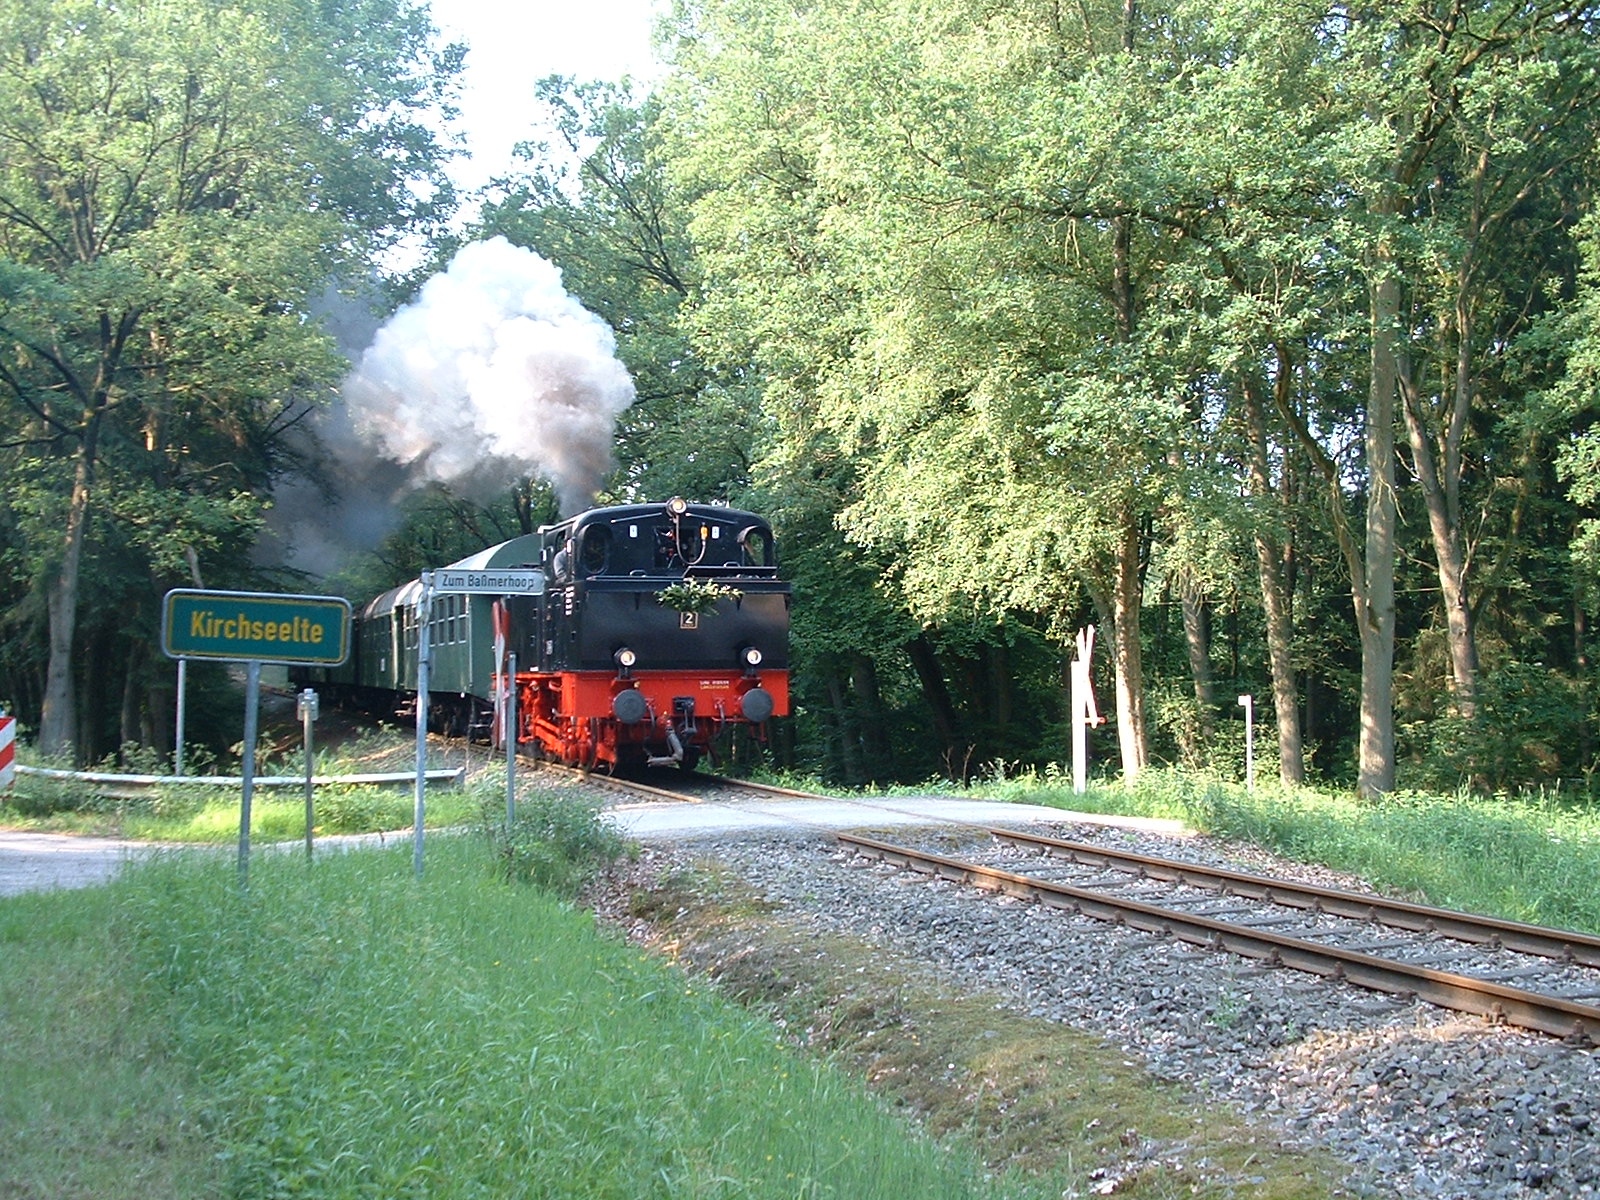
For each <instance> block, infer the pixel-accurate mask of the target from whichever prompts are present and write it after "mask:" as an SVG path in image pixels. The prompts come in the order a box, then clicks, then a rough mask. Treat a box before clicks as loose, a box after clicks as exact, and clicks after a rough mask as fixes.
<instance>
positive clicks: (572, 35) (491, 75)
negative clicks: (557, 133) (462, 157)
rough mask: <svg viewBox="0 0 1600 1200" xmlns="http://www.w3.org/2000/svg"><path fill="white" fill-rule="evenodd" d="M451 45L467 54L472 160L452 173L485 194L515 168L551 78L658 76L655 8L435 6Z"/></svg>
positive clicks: (464, 125) (552, 0) (447, 0)
mask: <svg viewBox="0 0 1600 1200" xmlns="http://www.w3.org/2000/svg"><path fill="white" fill-rule="evenodd" d="M430 7H431V10H432V12H433V21H434V24H435V25H437V26H438V27H439V29H440V31H441V32H442V33H443V34H444V36H445V39H446V40H447V41H461V42H465V43H466V44H467V46H468V48H469V49H468V54H467V64H466V74H465V80H464V83H465V88H464V91H463V94H462V97H461V102H460V108H461V118H460V120H459V121H458V122H457V128H458V129H459V131H460V132H462V133H464V134H465V135H466V136H467V139H468V140H467V145H468V149H469V150H470V152H471V159H470V160H468V161H463V162H462V163H460V164H458V165H457V166H456V168H455V169H454V170H453V171H452V172H451V174H452V177H453V178H454V179H455V182H456V184H457V186H458V187H461V188H463V189H465V190H470V189H472V188H476V187H480V186H482V185H483V184H485V183H487V182H488V181H489V179H490V178H491V177H493V176H494V175H496V174H499V173H502V172H504V171H505V170H506V168H507V167H508V166H509V165H510V164H511V149H512V147H513V146H514V145H516V143H517V142H519V141H524V140H526V139H527V138H528V137H529V135H530V132H531V122H530V119H529V111H530V108H531V104H532V96H533V87H534V84H535V83H536V82H538V81H539V80H540V79H542V78H544V77H545V76H546V75H553V74H561V75H573V76H576V77H577V78H579V79H580V80H588V79H618V78H621V77H622V76H623V75H625V74H627V75H632V76H633V77H635V78H640V77H648V76H649V75H650V74H651V56H650V25H651V21H652V19H653V13H654V11H655V7H654V4H653V2H652V0H526V2H525V3H522V4H518V3H516V0H512V3H509V4H508V3H507V2H506V0H432V3H431V5H430Z"/></svg>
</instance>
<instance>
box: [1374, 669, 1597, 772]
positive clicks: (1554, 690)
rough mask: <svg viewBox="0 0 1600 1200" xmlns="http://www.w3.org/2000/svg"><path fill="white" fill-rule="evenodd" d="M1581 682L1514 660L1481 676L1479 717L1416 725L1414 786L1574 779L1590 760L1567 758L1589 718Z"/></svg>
mask: <svg viewBox="0 0 1600 1200" xmlns="http://www.w3.org/2000/svg"><path fill="white" fill-rule="evenodd" d="M1585 710H1586V705H1585V703H1584V696H1583V691H1582V689H1581V687H1579V685H1578V684H1577V683H1575V682H1574V681H1573V680H1571V679H1569V678H1567V677H1566V676H1564V675H1562V674H1561V673H1559V672H1557V671H1552V670H1550V669H1549V668H1547V667H1544V666H1540V665H1538V664H1534V663H1524V662H1516V661H1512V662H1507V663H1503V664H1501V665H1500V666H1499V667H1497V668H1496V669H1494V670H1492V671H1486V672H1484V673H1483V675H1482V676H1481V677H1480V679H1479V682H1478V714H1477V717H1476V718H1475V719H1473V720H1471V721H1467V720H1463V719H1462V718H1460V717H1458V716H1455V715H1454V714H1450V713H1446V714H1444V715H1441V716H1439V717H1436V718H1435V719H1433V720H1432V721H1427V722H1422V723H1419V724H1418V725H1415V726H1412V727H1410V728H1408V729H1407V730H1406V731H1405V733H1406V735H1407V737H1406V740H1407V741H1409V742H1411V743H1412V746H1413V754H1414V757H1415V766H1414V767H1413V768H1412V769H1411V771H1410V772H1408V778H1407V781H1406V782H1407V783H1408V784H1409V785H1410V786H1414V787H1419V788H1425V789H1429V790H1432V791H1438V792H1444V793H1449V792H1453V791H1455V790H1456V789H1457V788H1461V787H1467V788H1470V789H1472V790H1474V791H1477V792H1483V793H1505V792H1513V791H1531V790H1535V789H1539V788H1543V787H1547V786H1549V785H1552V784H1555V783H1558V782H1559V781H1561V780H1562V779H1564V778H1572V777H1576V776H1577V775H1579V774H1580V773H1581V772H1582V771H1584V770H1585V769H1586V768H1587V766H1588V764H1584V763H1578V762H1575V761H1570V760H1567V759H1564V758H1563V756H1562V748H1564V747H1571V746H1573V745H1575V744H1576V743H1577V741H1578V738H1577V736H1576V731H1577V728H1578V726H1579V725H1581V724H1582V722H1583V721H1584V719H1585V718H1586V715H1587V714H1586V711H1585Z"/></svg>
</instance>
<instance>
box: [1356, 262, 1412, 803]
mask: <svg viewBox="0 0 1600 1200" xmlns="http://www.w3.org/2000/svg"><path fill="white" fill-rule="evenodd" d="M1375 272H1376V277H1375V278H1374V279H1373V282H1372V289H1371V304H1372V374H1371V378H1370V380H1369V382H1368V390H1367V414H1366V417H1367V429H1366V465H1367V537H1366V554H1365V562H1364V564H1363V570H1362V579H1363V581H1364V586H1363V587H1362V588H1359V589H1357V593H1356V597H1355V599H1356V621H1357V624H1358V625H1359V626H1360V631H1361V738H1360V755H1359V760H1358V763H1357V772H1356V791H1357V792H1358V793H1359V794H1360V795H1362V796H1365V797H1369V798H1370V797H1374V796H1380V795H1382V794H1384V793H1385V792H1390V791H1393V790H1394V776H1395V761H1394V633H1395V599H1394V572H1395V561H1394V559H1395V547H1396V531H1397V523H1398V507H1399V506H1398V504H1397V503H1396V498H1395V454H1394V426H1395V397H1396V395H1397V394H1398V392H1399V387H1400V354H1399V344H1400V337H1401V333H1400V280H1399V277H1398V276H1397V275H1396V273H1395V271H1394V263H1393V256H1392V254H1390V253H1389V252H1388V250H1387V247H1381V248H1380V250H1379V252H1378V260H1377V262H1376V264H1375Z"/></svg>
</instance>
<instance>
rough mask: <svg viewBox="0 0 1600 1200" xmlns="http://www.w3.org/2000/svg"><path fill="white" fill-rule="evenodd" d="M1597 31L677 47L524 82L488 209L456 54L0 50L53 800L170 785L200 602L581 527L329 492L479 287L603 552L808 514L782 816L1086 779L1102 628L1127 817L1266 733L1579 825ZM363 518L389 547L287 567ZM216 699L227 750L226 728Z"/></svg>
mask: <svg viewBox="0 0 1600 1200" xmlns="http://www.w3.org/2000/svg"><path fill="white" fill-rule="evenodd" d="M1597 35H1600V4H1588V3H1581V2H1575V3H1555V2H1546V0H1532V2H1529V0H1520V2H1515V3H1513V2H1512V0H1401V2H1400V3H1398V4H1394V3H1391V4H1381V5H1380V4H1364V5H1352V4H1344V3H1322V4H1317V3H1294V4H1284V3H1282V0H1272V2H1271V3H1268V2H1267V0H1206V2H1205V3H1195V2H1192V0H1117V2H1114V3H1107V2H1106V0H1081V2H1080V3H1078V4H1076V5H1061V4H1059V3H1055V2H1054V0H1052V2H1050V3H1045V2H1044V0H1009V2H1008V3H1004V4H995V3H990V2H989V0H678V2H677V4H676V5H675V6H674V7H673V9H672V10H671V12H670V13H667V14H665V15H664V16H663V17H662V18H661V20H660V24H659V28H658V33H657V39H658V53H659V56H660V60H661V68H662V69H661V72H660V74H659V77H658V78H656V79H654V80H653V81H652V82H651V83H650V84H649V85H648V86H644V85H641V84H635V83H630V82H627V81H623V82H620V83H618V82H595V81H586V80H579V79H573V78H566V77H551V78H548V79H545V80H541V81H539V82H538V84H537V88H536V90H535V97H534V101H533V103H532V104H531V105H530V107H529V111H528V113H527V137H526V140H525V141H524V142H523V143H522V145H521V146H520V147H519V150H518V154H517V158H516V160H515V161H514V162H511V163H508V164H507V165H506V167H505V170H504V172H503V174H501V175H500V176H499V177H498V178H497V179H496V180H495V181H494V183H493V184H491V185H490V186H489V187H488V188H487V189H485V190H484V191H483V192H482V193H481V194H475V195H461V194H458V193H457V191H456V189H455V188H454V187H453V186H452V185H451V183H450V182H449V179H448V177H447V174H446V167H447V165H448V163H449V162H450V159H451V155H452V154H453V153H456V152H457V151H456V150H455V149H454V148H453V143H452V139H451V137H450V135H449V128H450V126H449V120H450V114H451V103H452V97H453V96H455V95H456V94H457V88H458V86H459V79H460V73H461V65H462V56H463V53H464V48H463V47H461V46H459V45H451V44H447V43H446V42H445V41H444V40H443V39H442V38H441V37H440V35H439V34H438V32H437V30H436V29H435V27H434V22H433V19H432V17H431V15H430V13H429V11H428V9H427V7H426V5H425V4H422V3H417V2H416V0H341V2H340V3H338V4H327V3H312V2H310V0H163V3H160V4H151V5H134V6H128V5H121V4H114V3H111V2H110V0H27V2H26V3H24V0H0V249H3V251H4V254H3V257H0V402H3V404H4V406H5V410H6V413H7V419H6V421H5V422H4V424H3V426H0V471H3V478H4V481H5V482H4V488H3V490H0V705H4V706H5V707H6V708H7V709H8V710H9V711H11V712H13V713H15V714H16V715H17V716H18V718H19V720H20V721H21V723H22V725H23V728H24V731H25V736H26V737H27V739H28V740H29V741H30V742H32V743H33V744H34V745H35V747H36V749H37V751H38V752H39V753H41V754H43V755H47V756H53V757H61V758H65V759H74V760H76V761H78V762H90V761H101V760H104V759H106V758H108V757H112V756H121V757H123V758H131V757H135V756H138V755H145V756H148V755H151V754H155V755H169V754H170V753H171V751H172V739H173V716H172V713H173V702H174V688H175V670H174V664H173V663H172V662H171V661H170V660H168V659H166V658H165V657H164V656H163V654H162V653H161V649H160V638H159V621H160V602H161V598H162V596H163V595H164V594H165V593H166V592H167V591H168V590H169V589H171V588H174V587H206V588H220V589H232V590H246V591H288V592H316V593H330V592H332V593H339V594H345V595H348V596H350V597H351V598H353V599H355V600H358V601H359V600H361V599H364V598H366V597H368V596H370V595H372V594H374V593H375V592H377V591H378V590H380V589H382V588H384V587H387V586H390V585H392V584H393V583H396V582H398V581H400V580H403V579H405V578H408V577H410V576H411V575H414V574H415V573H416V572H417V571H418V570H419V569H423V568H427V567H432V566H438V565H441V564H443V563H445V562H449V561H453V560H455V559H456V558H459V557H461V556H464V555H466V554H468V553H471V552H473V551H475V550H477V549H480V548H481V547H483V546H484V545H487V544H490V543H492V542H496V541H500V540H503V539H504V538H507V537H510V536H514V535H515V534H518V533H522V532H529V531H531V530H532V529H534V528H535V527H537V526H538V525H539V524H541V523H544V522H549V521H553V520H555V519H556V516H557V515H558V513H559V512H560V511H561V509H562V507H564V506H569V501H568V498H567V497H565V496H563V495H561V494H560V487H559V486H558V484H559V481H558V480H556V479H555V478H554V477H553V476H552V473H551V472H550V471H549V470H547V469H543V468H541V466H540V465H539V464H538V463H535V462H528V463H520V464H518V463H509V464H507V463H504V462H502V461H501V455H500V454H499V452H498V450H497V451H496V453H495V454H493V455H487V452H486V457H488V458H493V460H494V462H495V463H496V464H497V465H499V466H501V467H502V468H503V469H501V470H499V472H498V473H497V474H495V475H494V477H493V478H492V479H490V480H489V481H488V482H487V483H486V480H485V477H484V476H483V475H482V474H481V473H480V474H478V475H476V476H474V477H473V478H471V479H470V480H465V481H462V482H459V483H458V482H456V481H454V480H451V479H441V478H439V477H438V476H436V475H435V476H433V477H430V478H423V473H422V472H419V471H418V470H417V469H416V468H417V466H418V464H419V463H422V462H426V461H427V460H429V459H430V457H432V458H438V457H440V456H441V455H442V451H441V450H440V449H439V447H438V446H436V445H433V444H431V443H426V437H427V436H432V435H431V433H430V431H429V430H427V429H420V428H419V429H418V430H414V431H413V432H416V433H418V435H419V436H422V437H423V438H424V443H425V444H424V445H423V446H422V448H421V449H412V450H410V451H408V452H406V453H401V452H400V451H399V450H398V449H396V447H395V446H394V445H393V444H392V443H387V444H384V445H382V446H371V445H369V446H367V447H365V448H363V449H360V450H359V451H358V454H359V455H360V457H361V461H360V462H359V464H358V465H354V466H353V465H352V457H351V452H350V446H349V445H348V444H347V442H348V438H347V434H348V429H347V428H346V427H345V426H342V425H341V424H340V421H339V420H338V416H337V415H338V414H339V413H340V412H341V411H343V406H344V405H345V403H346V400H347V397H348V394H349V393H350V391H351V389H350V387H349V386H348V383H347V381H348V380H349V379H350V377H351V375H350V372H351V367H352V363H353V362H355V361H356V360H357V359H358V357H359V355H360V352H361V347H362V345H363V344H364V339H365V338H366V337H367V336H370V334H371V332H372V330H373V329H375V328H376V327H378V326H379V325H380V324H382V323H383V322H384V321H385V320H386V319H387V318H388V317H389V316H390V315H391V314H393V313H395V312H397V311H403V310H404V306H405V305H407V304H408V303H409V302H411V301H414V300H415V299H416V297H417V296H418V295H419V294H420V293H421V291H422V289H423V285H424V282H425V281H427V280H429V279H430V278H433V277H435V276H437V275H438V274H439V273H440V272H442V271H444V270H445V269H446V264H449V263H451V262H452V261H454V260H456V256H457V254H458V253H459V252H461V251H462V250H463V249H464V248H466V247H471V246H474V245H479V244H483V243H493V242H495V240H496V239H503V241H504V242H505V243H506V244H508V245H509V246H511V247H516V248H522V249H525V250H527V251H531V252H533V254H536V255H538V256H539V258H540V260H542V261H543V262H544V263H546V264H550V265H553V266H554V268H556V269H557V270H558V271H559V273H560V274H559V279H560V282H561V285H562V286H563V287H564V288H565V289H566V291H567V292H568V293H570V296H571V297H572V298H573V299H574V300H575V301H576V302H577V303H578V304H581V306H582V307H583V308H585V309H587V310H588V311H589V312H590V313H592V314H595V315H597V316H598V317H599V318H600V319H601V320H602V321H603V322H604V324H605V326H606V327H607V328H608V331H609V332H608V334H607V337H608V339H609V340H611V341H612V342H614V347H615V354H616V356H617V358H618V359H619V360H620V361H621V362H622V363H623V364H624V365H625V366H626V368H627V371H628V373H629V375H630V376H631V379H632V399H631V403H627V404H626V405H625V406H623V405H618V406H617V410H616V411H615V412H614V413H612V414H609V415H608V418H607V419H608V420H609V421H610V422H611V424H610V425H608V426H607V427H606V438H607V446H606V450H607V457H606V461H605V463H604V467H605V470H604V472H603V474H602V477H601V478H600V479H599V483H598V488H597V489H596V490H594V492H593V495H592V498H593V500H595V501H597V502H600V503H609V502H623V501H632V500H638V499H664V498H665V497H667V496H671V495H683V496H686V497H690V498H692V499H695V500H701V501H714V502H716V501H721V502H727V503H730V504H734V505H737V506H739V507H743V508H749V509H753V510H756V511H759V512H761V513H763V514H764V515H766V516H768V517H769V518H770V519H771V520H772V522H773V526H774V529H775V531H776V533H777V536H778V539H779V549H780V555H781V562H782V568H783V573H784V575H785V577H786V578H789V579H791V580H792V581H793V583H794V595H795V605H794V611H793V638H794V641H793V662H794V668H793V694H794V698H795V701H796V713H795V715H794V716H793V717H791V718H789V719H787V720H786V721H784V722H782V723H781V727H779V728H777V729H775V730H774V731H773V736H772V744H771V755H772V758H773V760H774V764H775V765H776V766H777V767H779V768H782V769H787V770H792V771H798V772H810V773H814V774H817V775H820V776H822V777H823V778H825V779H828V780H830V781H833V782H837V783H841V784H848V785H864V784H869V783H874V784H890V783H894V782H901V781H910V782H916V781H922V780H927V779H929V778H932V777H935V776H945V777H948V778H952V779H958V780H964V779H971V778H973V777H975V776H982V775H985V774H1005V773H1009V772H1013V771H1017V770H1026V769H1032V768H1040V769H1042V768H1045V767H1047V766H1049V765H1050V764H1059V763H1062V762H1063V761H1065V760H1066V759H1067V756H1068V754H1069V752H1070V751H1069V747H1070V744H1071V740H1070V730H1069V722H1068V716H1069V713H1068V708H1067V681H1068V666H1069V661H1070V659H1071V658H1072V655H1073V653H1074V643H1075V639H1076V637H1077V635H1078V633H1079V632H1080V631H1081V630H1084V629H1086V628H1087V627H1089V626H1093V627H1095V629H1096V630H1097V646H1098V649H1097V651H1096V658H1095V663H1094V680H1095V686H1096V689H1097V692H1098V694H1099V708H1100V712H1101V713H1102V714H1103V716H1104V717H1105V718H1106V723H1105V725H1104V726H1103V727H1101V728H1099V729H1097V730H1096V731H1095V732H1094V733H1093V735H1092V742H1093V749H1094V755H1095V759H1096V767H1095V769H1096V771H1097V772H1098V773H1100V774H1101V775H1103V776H1106V777H1119V776H1120V777H1121V778H1125V779H1130V780H1131V779H1133V778H1135V777H1137V776H1138V775H1139V774H1140V773H1141V772H1143V771H1146V770H1147V769H1150V768H1152V767H1160V766H1164V765H1170V766H1173V767H1177V768H1183V769H1197V770H1217V771H1221V772H1225V773H1228V774H1230V775H1233V776H1237V775H1238V774H1239V773H1240V772H1241V770H1242V761H1243V748H1244V739H1245V726H1244V714H1245V711H1246V710H1245V708H1243V707H1242V705H1243V703H1244V701H1245V698H1246V697H1250V698H1251V701H1252V704H1253V712H1254V714H1256V719H1257V722H1258V729H1257V737H1256V743H1255V745H1256V754H1257V759H1258V761H1259V762H1262V763H1264V764H1269V765H1266V766H1264V767H1262V768H1260V769H1262V770H1269V771H1270V770H1275V771H1276V773H1277V775H1278V776H1279V777H1280V778H1281V779H1282V780H1283V781H1284V782H1285V783H1288V784H1296V783H1306V782H1313V783H1326V784H1329V785H1332V786H1336V787H1341V788H1348V789H1351V790H1354V791H1355V792H1357V793H1359V794H1360V795H1363V796H1377V795H1381V794H1385V793H1391V792H1394V791H1396V790H1397V789H1428V790H1435V791H1444V792H1453V791H1455V790H1457V789H1463V788H1466V789H1471V790H1474V791H1481V792H1506V793H1519V792H1526V791H1538V790H1549V789H1561V790H1564V791H1571V792H1575V793H1577V794H1579V795H1587V796H1588V797H1590V798H1594V797H1596V796H1597V795H1600V744H1597V736H1596V734H1597V723H1600V687H1597V683H1596V675H1595V667H1594V661H1593V660H1594V652H1593V650H1592V648H1591V643H1592V642H1593V639H1594V634H1593V631H1592V629H1591V625H1592V623H1593V621H1594V619H1595V614H1596V612H1597V611H1600V424H1597V421H1596V417H1597V415H1600V211H1597V207H1600V206H1597V203H1596V183H1597V181H1600V36H1597ZM505 400H506V403H507V406H508V407H507V411H508V412H509V413H510V414H511V415H510V416H508V417H506V418H505V419H506V420H510V421H512V422H516V421H519V420H526V421H535V420H537V421H543V418H542V417H540V418H535V417H532V416H529V415H527V412H531V411H532V410H531V409H529V410H527V412H524V414H523V415H521V416H519V415H517V413H518V410H517V408H516V404H517V402H518V397H516V396H514V395H511V396H507V397H505ZM541 427H543V426H541ZM495 445H496V447H498V445H499V443H498V441H496V443H495ZM375 481H377V482H382V483H383V484H384V489H383V490H382V493H381V494H382V495H383V497H384V499H383V502H382V503H381V504H378V503H371V502H368V501H366V500H363V501H361V502H360V503H359V504H357V503H355V502H353V501H352V500H351V497H350V496H349V495H348V494H347V495H345V497H344V500H343V501H341V491H343V492H345V493H349V492H351V491H352V490H353V489H354V487H355V486H356V484H357V482H360V483H363V484H366V483H372V482H375ZM374 494H377V493H374ZM341 503H345V504H346V505H347V506H348V507H351V508H360V509H361V513H362V515H363V516H365V517H368V518H370V520H368V521H367V522H366V524H365V526H364V528H363V534H364V540H363V539H362V538H354V539H352V540H349V541H348V542H347V543H346V544H344V545H343V546H342V548H341V553H340V554H339V555H338V556H337V557H335V558H330V559H328V560H326V561H322V560H319V561H316V562H315V563H313V561H312V559H311V556H309V555H308V554H306V553H304V552H302V553H299V554H296V553H294V552H293V538H294V534H293V532H292V528H293V522H294V520H296V519H298V520H302V521H304V520H305V519H306V514H307V513H309V514H311V516H310V519H311V521H312V522H313V523H315V522H316V521H317V520H319V517H318V514H320V513H323V512H331V511H333V510H335V509H337V508H338V507H339V505H340V504H341ZM297 513H298V514H300V516H299V517H298V518H296V517H294V515H293V514H297ZM323 523H324V524H331V521H324V522H323ZM286 546H287V547H288V549H286ZM197 674H202V673H198V672H197ZM195 686H196V687H199V688H201V689H202V690H204V689H210V693H209V694H211V695H213V696H214V697H215V699H216V701H217V702H216V703H202V704H198V705H197V704H196V702H195V701H193V700H191V706H192V707H191V712H196V711H199V712H201V713H203V714H204V716H203V717H202V718H201V719H200V724H199V725H198V726H195V725H193V724H192V725H191V727H190V731H189V733H190V737H191V738H193V739H196V740H203V741H206V742H207V743H209V744H210V745H212V746H213V747H214V748H215V750H216V752H217V753H225V752H226V749H227V747H228V746H229V745H230V744H231V743H232V742H235V741H237V738H238V729H237V712H238V709H237V706H236V704H235V703H234V701H232V700H231V699H225V698H224V697H225V693H226V692H227V689H228V688H229V687H230V686H231V685H230V683H229V680H228V678H227V676H226V675H225V674H224V673H223V672H221V671H217V672H215V673H214V676H213V675H203V677H202V678H200V679H199V680H198V681H197V682H196V683H195Z"/></svg>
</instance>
